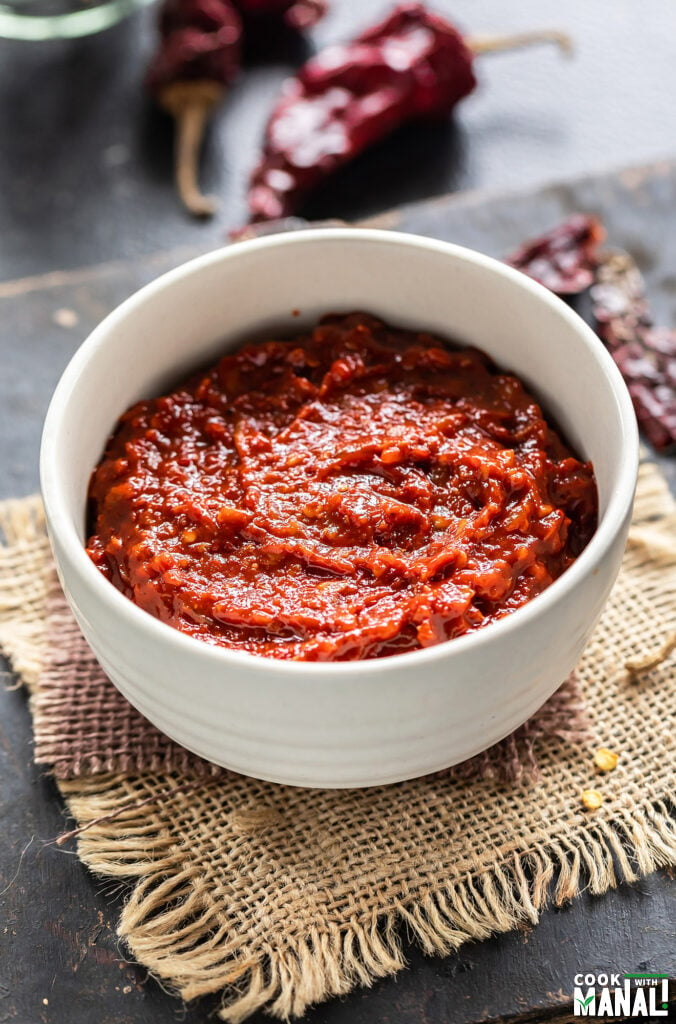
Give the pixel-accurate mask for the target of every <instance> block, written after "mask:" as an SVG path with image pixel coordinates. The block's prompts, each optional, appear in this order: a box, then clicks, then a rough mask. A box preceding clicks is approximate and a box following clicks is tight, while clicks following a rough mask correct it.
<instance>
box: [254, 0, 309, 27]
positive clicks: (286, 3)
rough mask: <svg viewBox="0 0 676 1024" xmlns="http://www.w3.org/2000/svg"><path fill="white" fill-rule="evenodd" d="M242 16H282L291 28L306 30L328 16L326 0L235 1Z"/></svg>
mask: <svg viewBox="0 0 676 1024" xmlns="http://www.w3.org/2000/svg"><path fill="white" fill-rule="evenodd" d="M234 3H235V5H236V7H237V8H238V10H239V11H241V13H242V14H253V15H254V16H257V15H270V14H271V15H276V16H281V17H282V18H283V19H284V21H285V22H286V24H287V25H288V26H289V28H295V29H306V28H311V27H312V25H316V24H317V22H318V21H319V20H320V18H323V17H324V15H325V14H326V10H327V7H328V4H327V3H326V0H234Z"/></svg>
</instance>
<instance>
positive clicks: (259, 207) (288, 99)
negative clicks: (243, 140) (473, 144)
mask: <svg viewBox="0 0 676 1024" xmlns="http://www.w3.org/2000/svg"><path fill="white" fill-rule="evenodd" d="M537 42H556V43H558V44H559V45H560V46H568V40H567V38H566V37H564V36H562V35H561V34H560V33H556V32H554V33H552V32H542V33H540V32H538V33H532V32H528V33H522V34H520V35H518V36H512V37H510V38H504V39H497V38H491V39H483V40H475V41H472V40H465V39H463V37H462V36H461V34H460V33H459V32H458V30H457V29H456V28H454V27H453V25H451V24H449V22H447V21H445V20H444V19H443V18H441V17H439V16H438V15H435V14H432V13H430V12H429V11H427V10H426V9H425V7H424V6H423V5H422V4H419V3H407V4H403V5H402V6H399V7H396V8H395V9H394V11H393V12H392V13H391V14H390V15H389V16H388V17H387V18H386V19H385V20H384V21H383V22H381V23H379V24H378V25H375V26H374V27H373V28H371V29H368V30H367V31H366V32H363V33H362V34H361V35H360V36H358V37H357V38H356V39H355V40H354V41H353V42H351V43H346V44H344V45H338V46H330V47H328V49H326V50H324V51H323V52H322V53H320V54H318V55H317V56H316V57H313V58H312V59H311V60H309V61H308V62H307V63H306V64H305V65H304V66H303V67H302V68H301V69H300V71H299V72H298V73H297V75H296V76H295V77H294V78H291V79H289V80H288V81H287V82H286V83H285V85H284V86H283V94H282V98H281V100H280V102H279V103H278V104H277V106H276V108H275V109H274V111H273V113H272V115H271V117H270V120H269V122H268V126H267V129H266V133H265V139H264V145H263V154H262V157H261V161H260V163H259V165H258V167H257V168H256V170H255V171H254V173H253V176H252V179H251V183H250V189H249V210H250V216H251V220H252V221H261V220H271V219H274V218H277V217H283V216H286V215H288V214H290V213H292V212H294V210H295V209H296V208H297V206H298V203H299V200H300V199H301V197H302V196H303V195H304V194H305V193H306V192H308V191H309V190H310V189H312V188H313V187H314V186H315V185H316V184H317V183H318V182H320V181H321V180H322V179H324V178H325V177H327V176H328V175H330V174H331V173H332V172H333V171H334V170H336V168H338V167H340V166H342V165H343V164H345V163H348V162H349V161H350V160H352V159H353V158H354V157H355V156H356V155H357V154H358V153H361V152H362V151H363V150H365V149H366V148H367V147H368V146H370V145H372V144H373V143H374V142H377V141H379V140H380V139H382V138H384V137H385V136H386V135H388V134H390V132H392V131H393V130H394V129H395V128H396V127H398V126H399V125H400V124H402V123H403V122H406V121H410V120H413V119H415V118H433V117H442V116H445V115H447V114H449V113H450V111H451V110H452V109H453V107H454V106H455V105H456V103H458V102H459V101H460V100H461V99H463V97H465V96H467V95H468V93H470V92H471V91H472V90H473V89H474V87H475V85H476V79H475V77H474V70H473V60H474V56H475V55H476V54H477V53H486V52H489V51H493V50H499V49H506V48H509V47H514V46H525V45H529V44H532V43H537Z"/></svg>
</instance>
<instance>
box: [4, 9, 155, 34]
mask: <svg viewBox="0 0 676 1024" xmlns="http://www.w3.org/2000/svg"><path fill="white" fill-rule="evenodd" d="M150 2H151V0H0V38H5V39H28V40H41V39H74V38H76V37H77V36H87V35H91V34H92V33H94V32H101V31H102V30H103V29H105V28H109V27H110V26H111V25H115V24H116V23H117V22H118V21H121V20H122V19H123V18H126V17H127V15H129V14H131V13H132V12H133V11H135V10H136V9H137V8H138V7H143V6H144V5H145V4H146V3H150Z"/></svg>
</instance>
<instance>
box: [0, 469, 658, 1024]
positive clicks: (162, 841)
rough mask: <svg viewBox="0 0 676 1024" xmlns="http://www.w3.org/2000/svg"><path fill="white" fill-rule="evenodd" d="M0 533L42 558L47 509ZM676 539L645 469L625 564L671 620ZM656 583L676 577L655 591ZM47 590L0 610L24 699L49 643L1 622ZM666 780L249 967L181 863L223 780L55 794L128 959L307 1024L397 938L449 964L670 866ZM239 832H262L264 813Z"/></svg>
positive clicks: (84, 787) (653, 637)
mask: <svg viewBox="0 0 676 1024" xmlns="http://www.w3.org/2000/svg"><path fill="white" fill-rule="evenodd" d="M665 517H666V519H665ZM658 520H660V521H659V522H658ZM0 530H2V531H3V532H4V534H5V537H6V539H7V543H8V545H11V547H10V548H9V549H8V550H5V551H3V552H2V557H3V558H4V557H12V555H11V551H12V550H15V549H16V545H33V546H34V547H35V548H36V553H37V554H38V555H39V554H40V552H39V551H37V548H38V547H40V546H41V545H44V544H45V543H46V542H45V540H44V534H43V533H42V530H43V527H42V520H41V510H40V506H39V502H35V503H34V504H32V505H31V504H30V503H29V504H26V503H25V502H19V503H9V505H7V504H6V505H5V506H2V508H1V509H0ZM675 531H676V517H674V514H673V503H672V502H671V499H670V498H669V496H668V494H667V492H666V489H665V487H664V483H663V481H662V480H661V478H660V476H659V474H658V473H657V471H656V470H655V469H654V467H651V466H644V467H642V471H641V486H640V488H639V494H638V497H637V503H636V509H635V516H634V524H633V527H632V531H631V536H630V540H629V545H628V549H627V555H626V563H627V564H629V565H630V566H632V567H633V568H634V569H636V567H637V566H638V567H640V566H641V565H642V564H643V563H644V562H648V561H649V562H650V563H651V566H652V576H651V580H650V586H651V588H652V589H651V593H652V598H653V600H654V601H655V602H656V603H657V605H660V606H662V608H663V610H664V609H668V608H669V607H671V609H672V612H673V608H674V604H673V600H674V594H675V593H676V581H675V580H674V574H673V569H674V566H675V565H676V545H675V543H674V541H673V538H674V536H675V535H676V533H675ZM656 569H660V570H663V571H666V572H670V573H671V575H670V576H669V582H668V585H667V584H666V582H665V583H664V585H662V584H660V587H659V589H658V587H657V584H656V573H655V570H656ZM665 580H666V578H665ZM53 582H54V578H53V576H51V577H49V578H46V579H43V580H38V581H36V580H35V579H33V578H32V577H28V578H26V579H22V580H20V581H19V582H18V583H17V586H16V587H15V589H14V590H13V591H12V593H11V594H10V595H9V596H7V595H3V603H2V604H1V605H0V644H2V647H3V649H4V650H5V652H6V653H7V654H8V656H9V657H10V659H11V660H12V663H13V665H14V667H15V669H16V670H17V671H18V672H20V673H21V674H22V676H23V678H24V681H26V682H27V684H28V685H29V687H30V686H34V684H35V680H36V678H37V672H38V670H39V665H40V657H41V651H42V649H43V648H42V647H41V645H42V644H43V643H44V639H43V637H42V636H41V634H40V629H39V627H38V626H37V625H36V624H34V625H33V626H31V627H30V628H29V629H27V630H26V631H25V635H24V634H21V635H19V634H17V633H16V632H15V633H14V634H13V635H9V633H8V631H7V630H6V629H5V630H4V631H3V624H4V623H5V622H6V621H9V620H10V619H11V606H12V604H13V602H21V603H23V602H31V603H34V604H35V605H36V607H37V606H38V605H40V604H41V602H44V600H45V597H46V594H47V592H48V591H49V588H50V586H51V585H52V584H53ZM667 621H668V616H667ZM671 621H673V617H672V620H671ZM674 642H675V637H674V635H673V633H672V632H671V631H666V632H665V631H664V630H662V631H661V632H659V633H655V632H654V631H651V630H650V629H648V631H647V633H642V634H641V643H637V644H632V645H630V646H629V648H628V649H627V650H624V649H623V650H622V651H621V652H620V654H621V662H622V665H621V666H620V667H619V668H618V672H622V673H623V674H624V676H626V677H627V679H628V680H630V679H631V677H632V676H634V677H635V682H636V687H637V690H638V689H640V688H641V687H643V686H649V685H650V678H651V677H654V674H655V672H660V673H664V670H665V664H664V659H665V658H667V657H668V655H669V652H670V650H672V649H673V646H674ZM667 673H668V674H669V670H668V669H667ZM662 678H663V680H664V678H666V677H665V676H664V675H663V676H662ZM646 680H647V682H646ZM627 685H630V684H629V683H627ZM665 756H666V757H669V752H668V751H665ZM665 778H666V777H663V778H662V779H661V784H660V787H659V792H656V789H657V787H656V785H654V784H651V785H650V786H649V787H645V790H644V791H642V790H641V787H640V786H638V787H637V786H634V787H633V788H632V790H631V792H628V793H627V794H626V799H624V800H622V801H619V802H618V803H617V805H616V806H615V807H614V808H613V811H612V814H611V813H610V811H605V810H604V809H602V810H601V811H600V812H598V813H597V814H596V815H594V816H590V817H580V818H578V819H577V820H578V821H579V825H576V826H575V827H574V828H571V827H566V828H565V829H560V830H556V831H554V832H553V834H545V833H546V830H545V829H541V830H540V831H539V832H538V833H537V834H534V837H533V839H534V841H533V842H532V843H530V844H528V843H526V844H524V843H521V844H519V843H515V844H514V846H516V847H517V848H516V849H515V848H512V849H507V851H506V852H503V853H501V855H500V856H497V857H496V858H495V859H494V860H493V862H492V863H490V864H488V865H486V864H480V863H479V862H478V861H477V863H472V862H471V861H469V860H468V862H467V863H459V864H457V865H454V870H453V871H452V872H449V876H450V875H451V874H452V876H453V877H452V878H451V877H447V878H446V879H435V880H434V883H433V884H432V883H430V884H429V885H428V886H427V887H425V886H422V887H421V886H420V885H418V886H417V887H411V888H412V893H411V894H410V895H404V894H403V893H402V894H400V895H399V897H398V898H396V899H395V900H392V901H390V903H388V904H386V905H384V906H376V907H374V906H373V901H372V900H371V901H365V902H367V903H369V902H370V904H371V905H370V906H369V907H366V908H363V909H361V910H359V909H358V908H357V909H356V912H355V913H354V914H353V915H352V916H351V917H350V920H349V921H348V922H341V923H340V924H336V923H335V922H332V921H331V920H326V919H324V920H316V921H315V922H314V923H313V925H312V927H310V928H309V929H308V930H307V933H306V934H303V935H301V936H298V935H295V936H289V935H284V936H282V938H283V941H280V942H276V943H275V942H273V941H270V942H269V943H267V945H265V952H264V955H250V953H249V951H248V949H247V946H246V943H243V942H241V941H240V939H241V936H238V935H236V934H232V933H231V932H230V931H229V930H228V922H227V921H225V922H224V921H223V919H222V917H221V916H219V913H218V910H217V908H215V906H214V904H213V902H212V901H211V899H210V896H209V893H208V891H205V887H204V886H203V885H202V884H201V881H202V879H201V874H200V870H201V869H200V865H199V863H196V862H195V859H194V858H191V857H189V856H186V844H187V843H188V839H187V838H186V839H183V838H181V837H179V838H178V839H177V835H176V832H175V830H174V831H172V829H171V822H172V820H173V818H174V816H175V814H176V813H177V812H178V811H181V810H182V809H183V810H185V809H186V808H189V806H190V803H191V800H192V799H193V798H194V796H195V789H196V787H199V792H200V793H201V794H202V795H207V794H208V793H209V792H210V791H214V790H218V787H219V786H221V785H222V781H221V780H219V779H213V780H206V781H205V780H202V781H200V782H198V783H191V784H186V782H185V780H184V779H181V778H180V777H178V776H171V775H164V776H159V775H157V776H145V777H129V776H124V775H114V776H111V775H100V776H96V777H93V778H80V779H74V780H69V781H67V782H64V781H61V782H59V788H60V790H61V792H62V794H63V796H64V798H65V800H66V802H67V805H68V808H69V810H70V813H71V814H72V815H73V817H74V818H75V820H76V822H77V823H78V826H79V828H78V831H79V832H80V835H79V840H78V853H79V856H80V858H81V859H82V861H83V862H84V863H85V864H87V865H88V867H89V868H90V869H91V870H92V871H94V872H95V873H97V874H99V875H101V876H103V877H106V878H117V879H119V880H126V881H130V880H133V888H132V891H131V893H130V895H129V898H128V900H127V903H126V905H125V908H124V910H123V913H122V916H121V919H120V924H119V934H120V935H121V937H122V938H123V939H124V940H125V942H126V943H127V945H128V947H129V949H130V950H131V952H132V954H133V955H134V956H135V957H136V958H137V959H138V960H139V961H140V962H141V963H143V964H144V965H145V966H146V967H148V969H149V970H151V971H152V972H153V973H154V974H156V975H157V976H158V977H159V978H161V979H162V980H163V981H164V982H165V983H168V984H169V986H170V987H171V988H172V989H173V990H174V991H176V993H177V994H178V995H180V996H181V997H183V998H184V999H192V998H195V997H198V996H201V995H206V994H209V993H219V992H220V993H222V994H223V1006H222V1009H221V1011H220V1016H221V1018H222V1019H223V1020H225V1021H228V1022H231V1024H237V1022H239V1021H242V1020H244V1019H245V1018H246V1017H248V1016H249V1015H250V1014H251V1013H253V1012H255V1011H256V1010H259V1009H263V1010H265V1011H266V1012H268V1013H270V1014H271V1015H273V1016H276V1017H278V1018H281V1019H286V1018H290V1017H296V1016H300V1015H302V1013H303V1012H304V1011H305V1010H306V1009H307V1007H308V1006H310V1005H311V1004H313V1003H316V1002H321V1001H322V1000H325V999H327V998H330V997H332V996H336V995H341V994H345V993H347V992H349V991H350V990H351V989H353V988H354V987H355V986H357V985H369V984H371V983H372V982H373V980H374V979H376V978H379V977H384V976H386V975H390V974H393V973H395V972H396V971H398V970H400V969H401V968H402V967H403V966H405V960H404V955H403V952H402V945H401V943H402V932H403V931H407V932H408V934H409V936H410V937H412V938H413V939H415V940H416V941H417V942H419V943H420V945H421V947H422V948H423V950H424V951H425V952H427V953H434V954H444V953H448V952H449V951H452V950H454V949H456V948H458V947H459V946H460V945H461V944H462V943H464V942H467V941H471V940H474V941H477V940H481V939H484V938H487V937H488V936H490V935H492V934H494V933H497V932H505V931H509V930H512V929H514V928H516V927H528V926H530V925H533V924H535V923H536V922H537V920H538V917H539V913H540V911H541V910H542V909H543V908H544V907H545V906H546V905H547V903H549V902H550V901H553V902H554V903H556V904H562V903H564V902H566V901H567V900H570V899H571V898H573V897H574V896H575V895H577V894H578V893H579V892H580V891H581V890H582V889H583V888H586V889H588V890H589V891H591V892H592V893H594V894H602V893H604V892H606V891H607V890H608V889H609V888H612V887H614V886H615V885H616V884H618V882H621V881H629V882H632V881H636V880H637V879H638V878H640V877H641V876H643V875H646V874H648V873H650V872H652V871H654V870H655V869H656V868H658V867H665V866H669V865H674V864H676V828H675V827H674V823H673V817H672V814H673V797H672V796H671V793H672V792H673V789H672V785H671V784H670V785H669V786H666V785H665V784H664V783H665ZM671 783H673V772H672V773H671ZM646 790H648V791H646ZM246 827H247V828H248V829H249V831H251V830H253V831H254V832H255V829H256V828H257V827H262V828H264V827H265V814H264V813H263V814H262V816H261V818H260V821H258V822H255V821H253V820H250V821H249V822H248V824H247V825H246ZM508 846H509V844H508ZM230 924H231V922H230ZM278 938H279V936H278Z"/></svg>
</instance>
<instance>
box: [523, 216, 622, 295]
mask: <svg viewBox="0 0 676 1024" xmlns="http://www.w3.org/2000/svg"><path fill="white" fill-rule="evenodd" d="M605 236H606V233H605V230H604V228H603V225H602V224H601V222H600V221H599V220H597V218H596V217H590V216H588V215H587V214H584V213H575V214H573V215H572V216H571V217H568V219H567V220H564V221H562V223H561V224H557V226H556V227H555V228H552V230H551V231H547V232H546V233H545V234H544V235H540V236H539V237H537V238H532V239H530V240H529V241H527V242H524V243H523V245H520V246H519V248H518V249H515V250H514V252H513V253H511V255H509V256H508V257H507V258H506V262H507V263H509V264H510V266H512V267H515V268H516V269H517V270H522V271H523V272H524V273H525V274H528V276H529V277H532V278H533V279H534V280H535V281H539V283H540V284H543V285H544V286H545V288H549V290H550V291H553V292H556V294H557V295H577V294H579V292H581V291H584V290H585V288H589V286H590V285H591V284H593V283H594V277H595V270H596V265H597V262H598V247H599V245H600V244H601V242H603V240H604V238H605Z"/></svg>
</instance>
